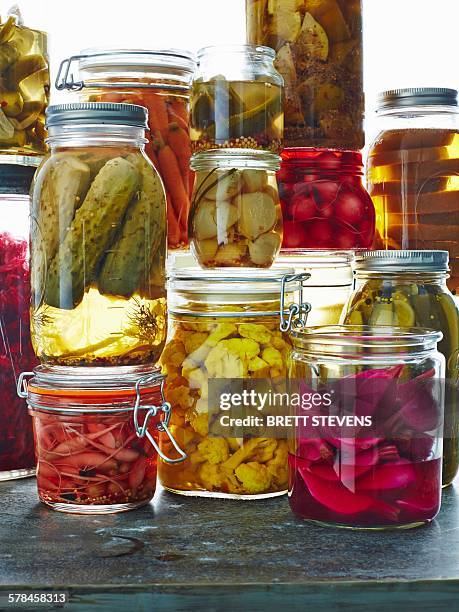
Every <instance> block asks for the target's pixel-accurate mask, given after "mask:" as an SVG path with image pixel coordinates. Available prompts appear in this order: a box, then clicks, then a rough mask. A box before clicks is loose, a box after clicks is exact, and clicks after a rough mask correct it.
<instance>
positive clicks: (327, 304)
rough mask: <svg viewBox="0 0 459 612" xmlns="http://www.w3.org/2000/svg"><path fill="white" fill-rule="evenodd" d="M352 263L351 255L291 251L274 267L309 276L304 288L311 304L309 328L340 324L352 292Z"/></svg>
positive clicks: (299, 250)
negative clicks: (290, 269)
mask: <svg viewBox="0 0 459 612" xmlns="http://www.w3.org/2000/svg"><path fill="white" fill-rule="evenodd" d="M353 262H354V256H353V254H352V253H350V252H339V251H334V252H330V251H304V250H301V249H297V250H294V249H291V250H288V251H282V252H281V253H280V254H279V256H278V257H277V259H276V262H275V264H274V267H275V268H277V267H279V268H293V269H294V270H295V272H296V273H297V274H301V273H307V274H308V275H309V278H308V279H307V280H306V281H305V282H304V283H303V287H304V293H305V297H306V299H307V301H308V304H310V305H311V310H310V312H309V314H308V327H314V326H317V325H335V324H337V323H339V320H340V317H341V313H342V311H343V308H344V306H345V304H346V303H347V301H348V300H349V297H350V295H351V292H352V287H353V274H352V265H353Z"/></svg>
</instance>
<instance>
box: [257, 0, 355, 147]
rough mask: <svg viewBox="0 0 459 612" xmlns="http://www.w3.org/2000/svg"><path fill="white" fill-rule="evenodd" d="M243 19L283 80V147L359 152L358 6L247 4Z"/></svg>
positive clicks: (327, 1)
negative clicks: (271, 55) (271, 52)
mask: <svg viewBox="0 0 459 612" xmlns="http://www.w3.org/2000/svg"><path fill="white" fill-rule="evenodd" d="M246 14H247V39H248V41H249V42H250V43H253V44H258V45H267V46H269V47H272V48H273V49H275V50H276V61H275V63H274V65H275V66H276V68H277V70H278V71H279V72H280V73H281V75H282V76H283V77H284V83H285V137H284V144H285V146H286V147H303V146H307V147H327V148H332V149H352V150H355V151H357V150H359V149H362V148H363V146H364V132H363V117H364V96H363V62H362V53H363V48H362V47H363V41H362V2H361V0H246Z"/></svg>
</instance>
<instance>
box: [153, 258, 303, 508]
mask: <svg viewBox="0 0 459 612" xmlns="http://www.w3.org/2000/svg"><path fill="white" fill-rule="evenodd" d="M286 275H287V277H286ZM304 276H305V275H304ZM302 280H303V277H302V276H301V275H299V276H298V275H294V274H293V271H292V270H276V271H274V270H257V271H251V272H249V271H248V270H241V269H240V268H237V269H233V270H230V269H227V270H224V271H200V270H198V269H196V268H189V269H180V270H177V272H176V275H175V276H174V275H173V276H172V277H171V278H170V280H169V294H168V299H169V337H168V342H167V344H166V348H165V349H164V352H163V354H162V357H161V363H162V366H163V372H164V374H166V375H167V379H166V386H165V396H166V399H167V400H168V402H170V404H171V405H172V406H173V408H174V414H173V416H172V419H171V431H172V433H173V435H174V437H175V439H176V440H177V442H178V443H179V445H180V446H181V447H182V448H183V449H184V450H185V451H186V452H187V454H188V459H187V460H186V461H185V462H184V463H183V464H181V465H180V466H169V465H166V464H164V463H161V462H160V463H159V466H158V473H159V478H160V481H161V484H162V485H163V486H164V487H166V489H168V490H169V491H172V492H174V493H180V494H183V495H201V496H211V497H229V498H236V499H238V498H247V499H257V498H261V497H271V496H273V495H281V494H283V493H285V492H286V490H287V444H286V441H285V440H281V439H279V440H277V439H272V438H269V437H253V434H252V435H251V436H250V435H245V436H242V435H241V436H240V437H238V438H235V437H229V436H227V437H225V436H223V435H222V434H221V433H220V434H219V435H218V436H217V437H216V436H215V435H213V432H212V428H213V425H214V421H215V418H216V417H218V415H216V414H215V412H214V411H213V406H212V405H210V403H209V388H210V385H211V384H212V381H213V380H214V379H228V380H230V381H233V382H236V379H238V380H240V379H253V378H259V379H260V378H261V379H265V380H268V381H270V380H271V381H272V385H271V386H274V385H275V381H276V380H277V379H285V376H286V359H287V354H288V351H289V348H290V343H289V339H288V333H287V332H288V329H289V327H290V323H291V321H292V319H293V318H296V317H298V318H299V320H300V321H301V323H303V324H304V323H305V318H306V314H307V312H308V308H307V306H306V305H304V306H302V307H301V308H300V306H299V304H297V303H294V296H295V294H296V292H298V291H299V289H300V285H301V281H302ZM284 289H285V290H284ZM281 295H282V296H283V297H281ZM281 312H282V316H280V313H281ZM287 317H288V320H286V319H287ZM280 324H281V325H280ZM244 431H246V432H247V433H251V432H252V431H253V430H251V429H250V428H246V429H245V430H244ZM241 433H243V432H241Z"/></svg>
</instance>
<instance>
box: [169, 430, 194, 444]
mask: <svg viewBox="0 0 459 612" xmlns="http://www.w3.org/2000/svg"><path fill="white" fill-rule="evenodd" d="M172 435H173V436H174V438H175V439H176V441H177V444H178V445H179V446H181V447H182V448H189V444H190V442H191V441H192V439H193V438H194V433H193V432H192V431H190V429H189V428H188V427H174V428H173V429H172Z"/></svg>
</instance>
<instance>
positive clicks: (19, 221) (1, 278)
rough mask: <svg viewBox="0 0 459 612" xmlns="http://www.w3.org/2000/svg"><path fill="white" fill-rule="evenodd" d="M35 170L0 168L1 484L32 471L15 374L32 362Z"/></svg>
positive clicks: (26, 419) (25, 419)
mask: <svg viewBox="0 0 459 612" xmlns="http://www.w3.org/2000/svg"><path fill="white" fill-rule="evenodd" d="M34 172H35V167H34V166H16V165H12V164H0V210H1V212H2V217H1V219H2V220H1V223H0V321H1V329H2V334H1V342H0V480H10V479H12V478H22V477H24V476H31V475H32V474H34V473H35V455H34V448H33V434H32V423H31V420H30V418H29V415H28V414H27V406H26V403H25V402H24V400H22V399H20V398H18V396H17V393H16V383H17V376H18V374H19V373H20V372H22V371H23V370H30V369H31V368H33V367H34V366H35V365H36V363H37V360H36V357H35V355H34V352H33V349H32V344H31V341H30V323H29V308H30V277H29V248H28V242H29V207H30V202H29V189H30V184H31V182H32V178H33V175H34Z"/></svg>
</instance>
